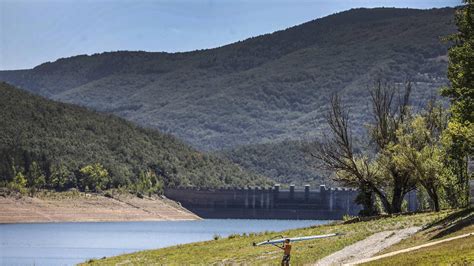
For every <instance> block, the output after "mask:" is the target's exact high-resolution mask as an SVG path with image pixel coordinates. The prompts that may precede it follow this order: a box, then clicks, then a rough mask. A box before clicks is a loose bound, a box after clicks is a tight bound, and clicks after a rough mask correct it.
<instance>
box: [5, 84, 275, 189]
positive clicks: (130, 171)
mask: <svg viewBox="0 0 474 266" xmlns="http://www.w3.org/2000/svg"><path fill="white" fill-rule="evenodd" d="M0 128H1V131H0V185H1V184H2V182H10V181H12V179H13V178H14V176H15V175H16V173H17V172H23V173H24V175H25V176H27V177H33V178H36V177H39V176H43V177H44V179H45V180H44V181H46V184H44V185H43V186H45V187H48V186H49V185H50V183H51V182H53V179H55V178H56V179H57V178H58V176H57V175H56V173H57V172H61V175H64V177H65V178H66V180H65V181H64V182H66V184H65V185H64V186H65V187H66V188H67V187H71V186H75V184H81V180H79V179H81V178H82V175H81V173H80V172H79V169H80V168H82V167H84V166H87V165H93V164H96V163H99V164H101V165H103V166H104V167H105V169H106V170H107V171H108V172H109V175H110V182H109V183H108V185H107V186H108V187H120V186H126V185H128V184H131V183H134V184H136V183H137V182H138V181H137V180H138V178H139V175H140V174H141V173H143V171H153V172H154V173H155V174H156V176H157V177H158V178H159V181H160V182H163V183H164V185H165V186H169V187H173V186H188V185H192V186H196V187H220V186H236V187H245V186H248V185H263V184H270V181H269V180H268V179H266V178H264V177H263V176H260V175H256V174H252V173H250V172H248V171H245V170H243V169H242V168H241V167H239V166H237V165H235V164H233V163H230V162H229V161H228V160H226V159H220V158H217V157H215V156H211V155H206V154H202V153H200V152H198V151H196V150H195V149H193V148H191V147H189V146H188V145H186V144H183V143H182V142H181V141H179V140H177V139H176V138H175V137H173V136H170V135H166V134H162V133H159V132H157V131H156V130H151V129H143V128H140V127H138V126H136V125H134V124H132V123H130V122H128V121H125V120H124V119H122V118H117V117H115V116H113V115H107V114H101V113H97V112H94V111H89V110H86V109H85V108H83V107H78V106H73V105H70V104H64V103H58V102H54V101H51V100H47V99H44V98H42V97H39V96H35V95H32V94H30V93H28V92H24V91H22V90H18V89H16V88H14V87H13V86H10V85H8V84H6V83H0ZM56 181H57V180H56ZM29 182H31V180H30V181H29ZM3 184H5V183H3ZM68 184H69V185H68Z"/></svg>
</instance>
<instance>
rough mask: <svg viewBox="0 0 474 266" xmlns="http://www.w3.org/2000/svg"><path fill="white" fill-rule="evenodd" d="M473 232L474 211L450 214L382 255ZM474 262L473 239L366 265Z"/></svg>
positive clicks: (439, 245)
mask: <svg viewBox="0 0 474 266" xmlns="http://www.w3.org/2000/svg"><path fill="white" fill-rule="evenodd" d="M472 232H474V209H472V208H471V209H470V210H465V211H462V212H458V213H454V214H452V215H449V216H448V217H446V218H445V219H443V220H441V221H439V222H437V223H433V224H432V225H431V226H429V227H427V228H425V229H424V230H422V231H420V232H418V233H417V234H415V235H413V236H412V237H410V238H407V239H405V240H402V241H401V242H400V243H398V244H396V245H393V246H391V247H390V248H388V249H386V250H384V251H383V252H381V254H384V253H388V252H392V251H397V250H401V249H405V248H410V247H414V246H418V245H423V244H426V243H430V242H434V241H438V240H442V239H446V238H450V237H453V236H458V235H463V234H467V233H472ZM468 263H474V236H470V237H467V238H462V239H457V240H453V241H448V242H444V243H441V244H438V245H434V246H431V247H426V248H422V249H419V250H416V251H412V252H408V253H405V254H403V255H398V256H392V257H389V258H385V259H380V260H376V261H373V262H370V263H366V264H364V265H415V264H416V265H420V264H424V265H433V264H468Z"/></svg>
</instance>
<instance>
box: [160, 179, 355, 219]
mask: <svg viewBox="0 0 474 266" xmlns="http://www.w3.org/2000/svg"><path fill="white" fill-rule="evenodd" d="M357 194H358V192H357V190H354V189H348V188H327V187H326V186H324V185H322V186H320V187H319V189H316V190H311V188H310V186H308V185H307V186H305V187H304V188H302V189H297V188H296V187H295V186H290V188H289V189H287V190H282V189H280V186H279V185H276V186H274V187H270V188H260V187H255V188H244V189H235V188H223V189H194V188H177V189H166V190H165V196H166V197H168V198H170V199H172V200H175V201H178V202H180V203H181V205H182V206H183V207H185V208H187V209H188V210H190V211H192V212H194V213H195V214H197V215H199V216H200V217H203V218H240V219H320V220H335V219H342V217H343V216H344V215H346V214H348V215H357V214H358V213H359V211H360V210H361V209H362V206H361V205H358V204H356V203H355V202H354V201H355V198H356V197H357Z"/></svg>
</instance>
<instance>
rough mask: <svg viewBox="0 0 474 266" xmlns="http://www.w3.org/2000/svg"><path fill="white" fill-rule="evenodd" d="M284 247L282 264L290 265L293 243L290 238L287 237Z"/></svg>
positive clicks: (284, 265)
mask: <svg viewBox="0 0 474 266" xmlns="http://www.w3.org/2000/svg"><path fill="white" fill-rule="evenodd" d="M279 248H281V249H283V259H282V260H281V266H289V265H290V253H291V244H290V239H288V238H287V239H285V242H284V243H283V246H282V247H279Z"/></svg>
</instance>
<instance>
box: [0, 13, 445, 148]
mask: <svg viewBox="0 0 474 266" xmlns="http://www.w3.org/2000/svg"><path fill="white" fill-rule="evenodd" d="M453 12H454V9H452V8H445V9H431V10H414V9H394V8H376V9H355V10H350V11H346V12H341V13H338V14H334V15H331V16H328V17H325V18H321V19H317V20H314V21H310V22H308V23H305V24H302V25H299V26H295V27H292V28H289V29H286V30H282V31H278V32H275V33H272V34H267V35H263V36H259V37H255V38H250V39H248V40H245V41H241V42H237V43H234V44H230V45H227V46H223V47H220V48H216V49H210V50H200V51H194V52H187V53H174V54H169V53H147V52H126V51H122V52H110V53H102V54H95V55H91V56H87V55H80V56H75V57H71V58H65V59H60V60H57V61H56V62H53V63H45V64H42V65H39V66H37V67H35V68H34V69H31V70H18V71H1V72H0V80H4V81H8V82H11V83H13V84H15V85H17V86H19V87H21V88H23V89H26V90H29V91H32V92H34V93H37V94H41V95H44V96H46V97H49V98H53V99H57V100H60V101H64V102H70V103H76V104H80V105H84V106H87V107H91V108H93V109H96V110H100V111H106V112H111V113H114V114H117V115H119V116H121V117H123V118H126V119H128V120H131V121H134V122H137V123H139V124H140V125H144V126H147V127H152V128H158V129H160V130H162V131H163V132H166V133H171V134H173V135H175V136H177V137H178V138H180V139H183V140H185V141H186V142H188V143H190V144H192V145H193V146H194V147H197V148H199V149H203V150H215V149H221V148H231V147H235V146H239V145H246V144H253V143H263V142H269V141H281V140H285V139H295V138H301V137H303V136H306V135H313V136H314V135H318V134H319V132H320V129H321V127H322V126H323V125H324V123H323V120H324V119H323V117H322V114H323V113H324V112H325V110H326V109H327V103H328V99H329V96H330V95H331V94H332V93H334V92H342V93H343V94H344V95H345V96H346V97H345V99H349V100H348V105H349V107H350V108H351V113H352V115H353V116H354V119H353V121H354V124H355V125H356V126H355V127H354V133H355V134H358V133H359V132H360V130H362V129H363V125H364V123H365V122H366V121H367V120H368V117H369V115H368V110H367V109H368V108H367V92H366V90H365V88H366V86H367V84H368V83H371V82H373V80H374V79H378V78H382V79H386V80H389V81H392V82H402V81H405V80H406V79H410V80H411V81H413V82H414V85H415V86H414V92H413V99H414V102H415V105H416V101H422V100H424V99H426V98H429V97H430V96H431V95H433V94H436V93H437V90H438V88H439V87H440V86H441V85H444V84H446V83H447V80H446V78H445V77H446V62H447V61H446V54H447V46H448V44H447V43H444V42H442V41H441V40H440V37H443V36H446V35H448V34H450V33H452V32H453V31H454V25H453V22H452V20H453Z"/></svg>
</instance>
